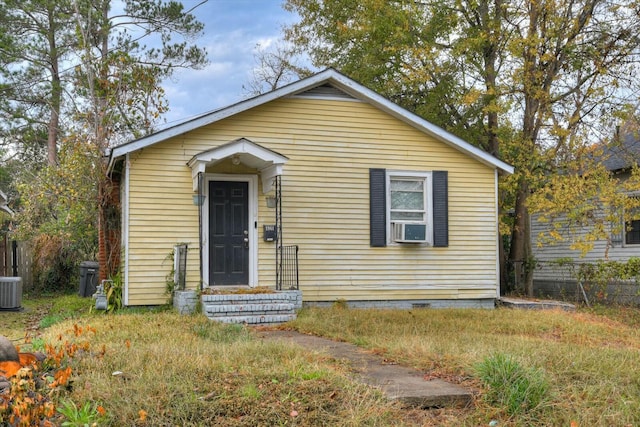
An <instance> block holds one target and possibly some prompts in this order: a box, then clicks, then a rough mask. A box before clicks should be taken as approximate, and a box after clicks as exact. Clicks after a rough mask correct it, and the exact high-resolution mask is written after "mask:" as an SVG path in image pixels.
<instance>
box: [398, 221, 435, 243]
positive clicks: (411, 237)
mask: <svg viewBox="0 0 640 427" xmlns="http://www.w3.org/2000/svg"><path fill="white" fill-rule="evenodd" d="M393 241H394V242H398V243H426V242H427V225H426V224H406V223H394V224H393Z"/></svg>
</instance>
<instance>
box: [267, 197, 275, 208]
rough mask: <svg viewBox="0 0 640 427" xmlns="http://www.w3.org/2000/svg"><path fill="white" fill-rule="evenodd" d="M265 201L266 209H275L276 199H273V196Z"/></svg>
mask: <svg viewBox="0 0 640 427" xmlns="http://www.w3.org/2000/svg"><path fill="white" fill-rule="evenodd" d="M266 200H267V207H268V208H275V207H276V198H275V196H267V197H266Z"/></svg>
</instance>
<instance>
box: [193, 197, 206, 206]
mask: <svg viewBox="0 0 640 427" xmlns="http://www.w3.org/2000/svg"><path fill="white" fill-rule="evenodd" d="M193 204H194V205H196V206H202V205H203V204H204V195H202V194H194V195H193Z"/></svg>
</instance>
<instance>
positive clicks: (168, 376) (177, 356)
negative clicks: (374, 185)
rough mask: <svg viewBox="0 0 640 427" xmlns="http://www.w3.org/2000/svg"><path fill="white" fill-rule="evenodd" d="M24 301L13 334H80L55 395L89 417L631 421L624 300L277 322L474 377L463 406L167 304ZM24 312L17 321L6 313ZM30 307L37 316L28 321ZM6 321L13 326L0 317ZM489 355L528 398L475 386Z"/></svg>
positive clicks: (152, 422) (639, 348)
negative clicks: (437, 402)
mask: <svg viewBox="0 0 640 427" xmlns="http://www.w3.org/2000/svg"><path fill="white" fill-rule="evenodd" d="M24 303H25V305H26V306H27V307H28V309H29V310H28V312H27V313H0V319H2V324H3V331H5V330H7V331H9V332H10V333H11V334H12V335H11V336H10V338H12V339H15V338H19V337H22V336H24V334H25V328H26V327H28V328H31V329H29V331H28V333H29V334H31V335H38V336H39V338H38V339H37V340H34V341H36V342H50V343H53V344H55V345H59V346H62V345H66V346H67V347H69V345H71V344H73V345H75V346H76V347H77V348H80V349H81V350H80V351H77V352H76V353H75V354H74V356H73V357H71V358H69V361H68V363H69V365H70V366H71V367H72V372H73V374H72V388H71V390H70V391H67V392H65V393H64V394H61V395H59V396H58V397H57V398H58V399H59V402H60V403H59V405H60V406H61V407H62V406H63V404H65V402H66V405H67V406H68V405H69V402H71V401H72V402H74V404H75V405H76V407H77V408H83V405H85V404H86V408H87V412H92V411H93V412H92V413H93V414H94V415H96V414H97V413H96V410H95V407H92V406H91V405H100V406H101V411H102V408H104V411H105V413H104V415H103V416H101V417H100V418H99V419H100V422H101V425H102V424H104V425H114V426H120V425H149V426H159V425H185V426H187V425H193V426H195V425H223V426H255V425H269V426H270V425H298V426H305V425H314V426H315V425H342V426H359V425H379V426H392V425H393V426H395V425H450V426H459V425H468V426H479V425H489V423H491V422H492V421H496V422H497V425H500V426H521V425H550V426H560V425H566V426H635V425H640V409H639V408H640V330H639V329H638V326H640V311H638V310H636V309H625V308H616V309H604V308H601V309H597V310H595V309H594V310H589V311H585V310H582V311H579V312H577V313H566V312H560V311H544V312H540V311H517V310H510V309H496V310H430V309H420V310H413V311H391V310H389V311H380V310H349V309H344V308H340V307H339V306H336V307H335V308H332V309H306V310H303V311H302V312H301V313H300V315H299V318H298V320H297V321H295V322H293V323H291V324H289V325H287V326H288V327H291V328H295V329H298V330H300V331H301V332H305V333H313V334H317V335H322V336H326V337H330V338H334V339H339V340H344V341H348V342H352V343H354V344H357V345H359V346H362V347H365V348H368V349H370V350H371V351H373V352H375V353H378V354H381V355H383V356H384V357H385V358H387V359H390V360H394V361H397V362H398V363H401V364H405V365H408V366H413V367H415V368H417V369H420V370H422V371H424V372H425V374H426V376H427V377H438V378H443V379H445V380H448V381H452V382H456V383H461V384H465V385H468V386H471V387H475V388H477V389H479V390H481V392H480V394H479V395H478V398H477V401H476V404H475V407H474V408H467V409H439V410H429V411H422V410H406V409H402V408H400V407H398V406H397V405H394V404H392V403H389V402H386V401H385V400H384V399H383V397H382V396H381V395H380V394H379V393H377V392H376V391H375V390H371V389H369V388H367V387H365V386H363V385H361V384H359V383H357V382H354V381H353V380H352V378H351V375H350V371H349V367H348V366H346V365H345V364H344V363H343V362H341V361H336V360H332V359H330V358H328V357H326V356H324V355H322V354H319V353H313V352H308V351H304V350H302V349H300V348H297V347H282V346H279V345H276V344H274V343H272V342H268V341H264V340H261V339H259V338H256V337H255V336H254V334H253V333H252V329H251V328H245V327H242V326H237V325H219V324H215V323H212V322H210V321H208V320H207V319H205V318H204V317H203V316H201V315H194V316H180V315H177V314H175V313H173V312H172V311H170V310H165V311H158V310H156V311H154V312H149V311H142V310H135V311H134V310H130V311H127V310H125V311H124V312H123V313H120V314H116V315H105V314H102V313H88V311H87V309H86V308H87V306H88V304H90V303H91V301H90V300H88V299H80V298H77V297H65V298H62V299H51V300H49V301H46V302H43V301H39V302H38V303H34V305H33V306H31V307H29V304H31V303H30V302H29V301H24ZM41 303H43V304H44V307H45V308H39V307H41V306H42V304H41ZM65 307H68V309H65ZM45 311H46V312H47V314H46V315H44V314H45ZM29 315H30V320H28V321H25V320H24V319H25V317H23V322H26V323H23V324H22V326H21V328H22V329H20V327H19V326H18V323H20V322H18V321H17V320H16V321H15V322H12V319H17V318H18V316H26V317H27V318H28V317H29ZM12 316H15V317H12ZM34 317H36V318H38V319H39V320H38V324H40V325H43V326H47V327H46V328H42V327H41V328H40V329H37V330H36V329H34V328H35V327H34V325H33V323H34ZM5 319H6V322H5ZM5 324H10V325H12V326H10V327H9V328H6V329H5V326H4V325H5ZM3 333H5V332H3ZM29 345H34V344H26V345H25V346H26V348H27V349H28V347H29ZM74 348H75V347H74ZM497 355H498V356H500V357H502V358H503V359H504V358H507V359H508V360H510V361H512V362H513V363H515V364H517V366H518V367H519V368H521V369H522V370H523V372H525V373H528V374H530V375H533V376H534V377H535V379H538V380H541V381H543V382H544V384H545V385H546V388H545V389H544V396H543V398H542V400H541V402H540V403H539V404H536V405H533V406H526V405H525V404H522V407H521V408H518V407H516V408H515V410H512V411H509V410H508V409H507V407H506V406H505V405H506V404H504V403H501V402H498V401H496V400H495V399H494V400H489V399H488V397H491V396H492V395H493V394H494V393H493V392H495V391H496V390H489V389H487V388H486V387H483V383H482V381H481V380H480V376H479V370H478V369H479V368H478V366H479V364H481V363H483V362H487V360H496V359H495V357H496V356H497ZM497 360H502V359H500V358H498V359H497ZM519 384H522V383H519ZM526 384H529V383H526ZM494 388H497V386H494ZM87 402H89V403H91V405H90V404H89V403H87ZM80 412H82V411H80ZM494 424H495V423H494Z"/></svg>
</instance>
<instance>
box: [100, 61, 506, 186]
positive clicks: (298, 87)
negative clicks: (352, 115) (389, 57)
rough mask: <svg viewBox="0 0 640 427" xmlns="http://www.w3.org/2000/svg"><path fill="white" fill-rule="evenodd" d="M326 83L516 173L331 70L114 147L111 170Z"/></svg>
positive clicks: (464, 150)
mask: <svg viewBox="0 0 640 427" xmlns="http://www.w3.org/2000/svg"><path fill="white" fill-rule="evenodd" d="M324 83H331V84H333V85H335V86H336V87H337V88H339V89H341V90H343V91H345V92H346V93H348V94H349V95H351V96H353V97H354V98H357V99H360V100H364V101H366V102H369V103H371V104H372V105H374V106H376V107H377V108H379V109H381V110H383V111H385V112H387V113H388V114H390V115H392V116H394V117H396V118H397V119H399V120H402V121H404V122H406V123H408V124H410V125H412V126H414V127H416V128H417V129H420V130H421V131H423V132H424V133H426V134H428V135H431V136H433V137H434V138H437V139H438V140H440V141H442V142H444V143H446V144H448V145H450V146H452V147H454V148H456V149H458V150H461V151H462V152H465V153H466V154H468V155H470V156H471V157H473V158H475V159H476V160H478V161H480V162H481V163H483V164H485V165H487V166H490V167H493V168H498V169H500V170H502V171H503V172H506V173H508V174H512V173H513V172H514V168H513V166H511V165H509V164H507V163H505V162H503V161H501V160H499V159H498V158H496V157H494V156H492V155H490V154H488V153H486V152H484V151H482V150H480V149H479V148H477V147H475V146H473V145H471V144H469V143H468V142H466V141H464V140H462V139H460V138H458V137H457V136H455V135H453V134H451V133H449V132H447V131H445V130H444V129H442V128H440V127H438V126H436V125H434V124H432V123H429V122H428V121H426V120H424V119H423V118H421V117H419V116H418V115H416V114H414V113H411V112H409V111H407V110H405V109H404V108H402V107H400V106H399V105H397V104H395V103H393V102H391V101H389V100H388V99H386V98H384V97H383V96H382V95H379V94H378V93H376V92H374V91H373V90H371V89H368V88H366V87H365V86H363V85H361V84H360V83H357V82H356V81H354V80H352V79H350V78H349V77H347V76H345V75H343V74H341V73H339V72H338V71H336V70H334V69H332V68H329V69H326V70H324V71H321V72H319V73H317V74H315V75H313V76H310V77H307V78H305V79H302V80H299V81H297V82H294V83H291V84H289V85H286V86H283V87H281V88H278V89H276V90H274V91H272V92H268V93H265V94H262V95H258V96H256V97H254V98H250V99H247V100H244V101H240V102H238V103H236V104H233V105H231V106H228V107H226V108H222V109H220V110H216V111H213V112H211V113H207V114H204V115H202V116H199V117H196V118H195V119H192V120H189V121H187V122H184V123H181V124H178V125H176V126H173V127H170V128H168V129H165V130H162V131H159V132H157V133H154V134H151V135H148V136H146V137H143V138H140V139H137V140H135V141H131V142H129V143H126V144H123V145H120V146H118V147H114V148H113V149H112V150H111V153H110V159H109V170H111V167H112V166H113V164H114V162H115V159H117V158H119V157H121V156H123V155H125V154H127V153H131V152H133V151H136V150H139V149H141V148H144V147H147V146H149V145H153V144H155V143H158V142H161V141H165V140H167V139H169V138H173V137H175V136H179V135H182V134H185V133H187V132H190V131H192V130H194V129H198V128H200V127H203V126H207V125H209V124H212V123H215V122H217V121H219V120H222V119H224V118H227V117H230V116H233V115H235V114H238V113H241V112H243V111H246V110H249V109H251V108H254V107H257V106H259V105H262V104H266V103H268V102H271V101H274V100H276V99H279V98H283V97H286V96H291V95H295V94H297V93H300V92H304V91H306V90H308V89H311V88H313V87H316V86H319V85H321V84H324Z"/></svg>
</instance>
